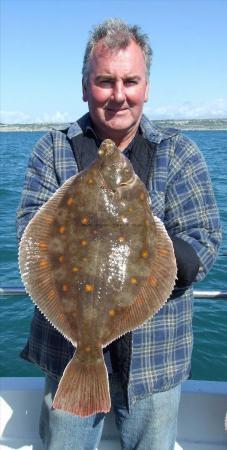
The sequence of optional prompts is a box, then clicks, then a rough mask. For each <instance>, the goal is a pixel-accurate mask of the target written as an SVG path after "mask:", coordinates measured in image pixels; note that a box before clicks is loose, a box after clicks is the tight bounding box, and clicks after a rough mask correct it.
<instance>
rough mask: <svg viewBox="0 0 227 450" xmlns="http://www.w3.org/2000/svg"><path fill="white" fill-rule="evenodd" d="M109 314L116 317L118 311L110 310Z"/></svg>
mask: <svg viewBox="0 0 227 450" xmlns="http://www.w3.org/2000/svg"><path fill="white" fill-rule="evenodd" d="M108 313H109V316H110V317H114V316H115V315H116V311H115V310H114V309H109V311H108Z"/></svg>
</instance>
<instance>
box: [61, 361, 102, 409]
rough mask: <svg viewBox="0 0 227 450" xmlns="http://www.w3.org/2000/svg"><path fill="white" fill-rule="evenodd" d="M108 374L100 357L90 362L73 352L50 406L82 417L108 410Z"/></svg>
mask: <svg viewBox="0 0 227 450" xmlns="http://www.w3.org/2000/svg"><path fill="white" fill-rule="evenodd" d="M110 407H111V402H110V394H109V385H108V375H107V370H106V366H105V364H104V359H103V356H102V357H101V358H100V359H98V360H96V361H94V362H92V363H90V364H86V363H84V362H81V361H80V359H79V358H78V357H77V356H76V355H75V356H74V357H73V358H72V359H71V361H70V362H69V363H68V365H67V366H66V368H65V370H64V373H63V375H62V378H61V380H60V383H59V386H58V389H57V392H56V394H55V397H54V401H53V408H56V409H62V410H64V411H67V412H69V413H71V414H74V415H78V416H81V417H86V416H90V415H91V414H95V413H99V412H104V413H107V412H109V410H110Z"/></svg>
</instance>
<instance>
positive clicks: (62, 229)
mask: <svg viewBox="0 0 227 450" xmlns="http://www.w3.org/2000/svg"><path fill="white" fill-rule="evenodd" d="M58 231H59V233H61V234H63V233H64V232H65V227H63V225H62V226H61V227H59V228H58Z"/></svg>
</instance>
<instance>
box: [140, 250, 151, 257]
mask: <svg viewBox="0 0 227 450" xmlns="http://www.w3.org/2000/svg"><path fill="white" fill-rule="evenodd" d="M148 255H149V253H148V251H147V250H146V249H145V250H142V252H141V256H142V258H147V257H148Z"/></svg>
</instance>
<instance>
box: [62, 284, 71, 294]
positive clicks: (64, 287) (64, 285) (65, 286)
mask: <svg viewBox="0 0 227 450" xmlns="http://www.w3.org/2000/svg"><path fill="white" fill-rule="evenodd" d="M62 290H63V292H67V291H68V290H69V286H68V285H67V284H63V286H62Z"/></svg>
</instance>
